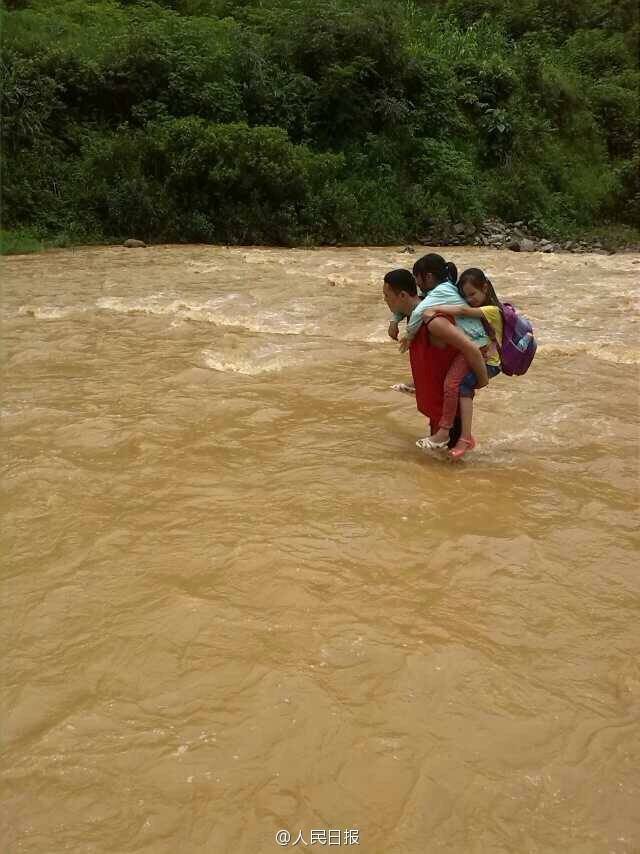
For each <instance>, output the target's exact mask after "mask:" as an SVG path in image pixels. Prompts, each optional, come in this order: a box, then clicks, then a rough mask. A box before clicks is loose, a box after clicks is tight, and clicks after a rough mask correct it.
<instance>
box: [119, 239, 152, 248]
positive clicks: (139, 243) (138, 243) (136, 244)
mask: <svg viewBox="0 0 640 854" xmlns="http://www.w3.org/2000/svg"><path fill="white" fill-rule="evenodd" d="M122 245H123V246H126V247H127V249H144V248H145V247H146V245H147V244H146V243H145V242H144V240H134V239H133V237H130V238H129V239H128V240H125V242H124V243H123V244H122Z"/></svg>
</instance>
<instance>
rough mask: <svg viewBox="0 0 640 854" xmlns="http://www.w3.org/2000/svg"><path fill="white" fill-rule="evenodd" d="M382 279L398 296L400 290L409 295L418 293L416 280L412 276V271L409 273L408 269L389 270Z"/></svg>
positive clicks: (413, 295) (412, 295)
mask: <svg viewBox="0 0 640 854" xmlns="http://www.w3.org/2000/svg"><path fill="white" fill-rule="evenodd" d="M384 281H385V284H387V285H389V287H390V288H391V290H392V291H393V292H394V293H395V294H397V295H398V296H399V295H400V293H401V292H402V291H406V292H407V293H408V294H409V296H410V297H415V296H417V295H418V286H417V285H416V280H415V279H414V277H413V273H410V272H409V270H391V271H390V272H388V273H387V275H386V276H385V277H384Z"/></svg>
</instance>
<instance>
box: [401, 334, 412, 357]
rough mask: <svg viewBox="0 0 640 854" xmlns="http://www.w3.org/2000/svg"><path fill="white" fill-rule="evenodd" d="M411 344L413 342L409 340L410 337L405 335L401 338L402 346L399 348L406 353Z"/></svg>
mask: <svg viewBox="0 0 640 854" xmlns="http://www.w3.org/2000/svg"><path fill="white" fill-rule="evenodd" d="M410 344H411V341H409V339H408V338H407V336H406V335H403V336H402V337H401V338H400V347H399V348H398V349H399V350H400V352H401V353H406V352H407V350H408V349H409V345H410Z"/></svg>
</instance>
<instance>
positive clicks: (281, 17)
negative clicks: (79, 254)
mask: <svg viewBox="0 0 640 854" xmlns="http://www.w3.org/2000/svg"><path fill="white" fill-rule="evenodd" d="M4 6H5V9H11V11H3V12H2V13H1V15H2V28H3V41H4V46H3V56H2V63H1V67H0V71H1V74H2V84H3V85H2V114H3V125H2V150H1V156H2V173H3V226H4V227H5V228H7V229H13V230H20V229H22V230H24V229H27V230H30V233H32V234H33V235H35V237H34V239H35V240H36V241H37V240H40V239H44V238H47V239H50V238H51V237H52V236H57V237H58V239H60V235H64V234H66V235H72V236H74V237H75V238H78V239H85V240H96V239H103V240H112V239H113V240H115V239H119V238H121V237H125V236H131V235H134V234H135V235H137V236H140V237H143V238H145V239H147V240H163V241H181V240H182V241H225V242H230V243H231V242H233V243H237V242H254V243H305V242H377V243H383V242H392V241H393V242H395V241H398V240H404V239H411V238H413V237H415V236H418V235H420V234H421V233H422V232H423V230H424V229H425V228H426V227H427V225H428V224H429V223H432V222H447V221H455V220H459V219H463V220H465V219H466V220H478V219H480V218H482V217H484V216H486V215H490V214H496V215H500V216H504V217H508V218H511V219H522V218H525V219H531V220H533V221H535V222H538V223H539V225H540V228H542V229H546V230H549V231H553V232H555V233H558V234H560V233H562V232H563V231H565V232H569V231H571V230H572V229H575V228H576V227H584V228H586V227H588V226H590V225H591V224H593V223H595V222H600V221H602V220H603V219H605V218H606V219H609V220H611V221H617V222H620V223H627V224H631V225H636V226H640V211H639V208H640V202H639V192H640V191H639V188H638V177H637V175H638V165H639V156H640V155H639V154H638V147H637V141H636V140H637V128H638V121H639V118H638V98H637V90H638V87H639V86H640V74H639V72H638V69H637V62H636V59H635V54H634V51H635V49H636V46H637V15H635V14H634V7H633V4H631V3H629V2H627V0H623V2H614V0H588V2H578V0H571V2H570V3H567V2H560V0H520V2H518V3H517V4H516V3H515V0H443V2H440V3H433V4H424V5H418V4H415V3H410V2H404V0H389V2H386V3H383V2H379V0H360V2H353V0H304V2H303V0H261V2H258V0H245V2H231V0H163V2H161V3H160V2H152V0H140V2H136V0H128V2H125V0H122V2H116V0H31V2H17V0H13V2H7V0H5V3H4Z"/></svg>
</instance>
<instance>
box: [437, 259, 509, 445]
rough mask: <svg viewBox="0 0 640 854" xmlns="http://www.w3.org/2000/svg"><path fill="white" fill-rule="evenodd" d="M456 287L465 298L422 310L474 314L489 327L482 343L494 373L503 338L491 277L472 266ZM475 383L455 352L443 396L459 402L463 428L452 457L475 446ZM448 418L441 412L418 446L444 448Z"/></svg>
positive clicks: (459, 315) (491, 374)
mask: <svg viewBox="0 0 640 854" xmlns="http://www.w3.org/2000/svg"><path fill="white" fill-rule="evenodd" d="M458 289H459V291H460V293H461V294H462V295H463V296H464V298H465V300H466V302H463V303H462V304H461V305H438V306H435V307H434V308H432V309H430V310H428V311H425V312H424V315H423V316H424V319H425V320H426V319H428V318H429V317H433V316H434V315H435V314H436V313H438V314H449V315H452V316H453V317H455V318H456V320H457V319H458V318H474V319H476V320H479V321H480V322H481V323H483V325H484V326H485V328H486V329H487V330H488V331H489V333H490V335H489V337H490V338H491V343H490V344H489V346H487V347H482V348H481V349H482V352H483V355H484V359H485V363H486V366H487V373H488V375H489V378H490V379H491V378H492V377H495V376H497V375H498V374H499V373H500V371H501V367H500V355H499V352H498V347H497V346H496V344H497V345H501V344H502V338H503V321H502V312H501V310H500V301H499V300H498V297H497V295H496V292H495V290H494V288H493V285H492V284H491V281H490V280H489V279H488V278H487V277H486V275H485V274H484V273H483V271H482V270H479V269H477V268H476V267H472V268H470V269H468V270H465V271H464V273H463V274H462V275H461V276H460V279H459V281H458ZM476 385H477V381H476V375H475V374H474V373H473V372H472V371H470V370H469V366H468V364H467V363H466V361H465V360H464V358H461V357H459V356H457V357H456V358H455V359H454V361H453V363H452V365H451V367H450V369H449V371H448V373H447V376H446V379H445V400H448V402H449V407H450V408H451V407H452V406H453V400H454V399H455V400H456V402H458V397H459V407H460V420H461V422H462V431H461V434H460V439H459V440H458V443H457V444H456V446H455V447H454V448H453V449H452V450H451V451H450V452H449V455H450V456H451V457H452V458H453V459H459V458H460V457H462V456H464V454H465V453H466V452H467V451H470V450H472V449H473V448H474V447H475V440H474V438H473V436H472V435H471V423H472V420H473V397H474V394H475V387H476ZM450 426H451V425H450V424H448V418H447V416H445V414H444V408H443V418H442V421H441V423H440V428H439V429H438V431H437V432H436V433H434V435H433V436H429V437H427V438H426V439H421V440H420V442H421V443H422V445H421V447H428V448H443V447H445V446H446V444H447V442H448V441H449V429H450Z"/></svg>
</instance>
